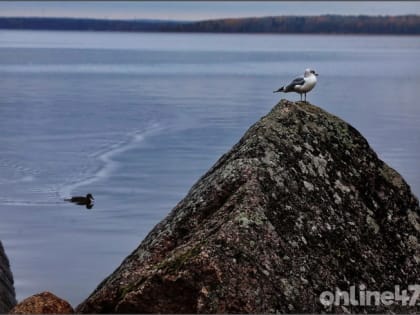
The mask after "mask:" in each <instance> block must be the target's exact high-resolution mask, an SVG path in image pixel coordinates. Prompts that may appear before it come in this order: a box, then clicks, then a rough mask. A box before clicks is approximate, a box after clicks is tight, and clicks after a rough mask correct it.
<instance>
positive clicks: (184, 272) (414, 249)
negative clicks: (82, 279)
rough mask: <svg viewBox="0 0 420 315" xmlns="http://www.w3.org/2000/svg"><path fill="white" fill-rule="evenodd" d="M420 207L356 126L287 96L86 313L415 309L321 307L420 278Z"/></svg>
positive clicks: (397, 308) (87, 304)
mask: <svg viewBox="0 0 420 315" xmlns="http://www.w3.org/2000/svg"><path fill="white" fill-rule="evenodd" d="M419 215H420V210H419V204H418V200H417V198H416V197H415V196H414V195H413V194H412V193H411V191H410V187H409V186H408V185H407V184H406V182H405V181H404V179H403V178H402V177H401V176H400V175H399V174H398V173H397V172H396V171H395V170H393V169H392V168H390V167H389V166H387V165H386V164H385V163H384V162H383V161H381V160H380V159H379V158H378V156H377V155H376V153H375V152H374V151H373V150H372V149H371V148H370V146H369V144H368V142H367V141H366V139H365V138H363V136H362V135H361V134H360V133H359V132H358V131H357V130H356V129H354V128H353V127H352V126H351V125H349V124H348V123H346V122H344V121H343V120H341V119H340V118H338V117H336V116H334V115H331V114H329V113H327V112H326V111H324V110H322V109H320V108H319V107H316V106H313V105H311V104H309V103H306V102H297V103H293V102H289V101H285V100H282V101H281V102H280V103H279V104H278V105H276V106H275V107H274V108H273V109H272V111H271V112H270V113H269V114H268V115H266V116H265V117H263V118H261V119H260V120H259V121H258V122H257V123H256V124H254V125H253V126H252V127H251V128H250V129H249V130H248V131H247V132H246V133H245V135H244V136H243V137H242V139H240V141H239V142H238V143H237V144H236V145H235V146H234V147H233V148H232V149H231V150H230V151H229V152H227V153H226V154H224V155H223V156H222V157H221V158H220V159H219V160H218V161H217V162H216V164H215V165H214V166H213V167H212V168H211V169H210V170H209V171H208V172H207V173H206V174H205V175H204V176H203V177H202V178H200V180H199V181H198V182H197V183H196V184H195V185H194V186H193V187H192V188H191V190H190V191H189V193H188V194H187V196H186V197H185V198H184V199H183V200H182V201H181V202H180V203H179V204H178V205H177V206H176V207H175V208H174V209H173V210H172V211H171V212H170V214H169V215H168V216H167V217H166V218H165V219H164V220H163V221H162V222H161V223H159V224H158V225H157V226H156V227H155V228H154V229H153V230H152V231H151V232H150V234H149V235H148V236H147V237H146V238H145V239H144V241H143V242H142V243H141V244H140V246H139V247H138V248H137V249H136V250H135V251H134V252H133V253H132V254H131V255H129V256H128V257H127V258H126V259H125V260H124V261H123V263H122V264H121V266H120V267H119V268H118V269H117V270H115V272H114V273H112V274H111V275H110V276H109V277H108V278H107V279H105V280H104V281H103V282H102V283H101V284H100V285H99V286H98V287H97V289H96V290H95V291H94V292H93V293H92V294H91V296H90V297H89V298H88V299H87V300H85V301H84V302H83V303H82V304H81V305H80V306H79V307H78V308H77V311H78V312H84V313H96V312H105V313H114V312H122V313H130V312H135V313H197V312H199V313H216V312H217V313H226V312H228V313H266V312H268V313H275V312H282V313H289V312H293V313H312V312H332V313H342V312H346V311H351V312H357V313H361V312H369V313H371V312H390V311H392V312H415V311H419V307H418V306H414V307H409V306H401V305H398V304H394V305H391V306H385V305H381V306H371V307H369V306H353V307H352V308H351V309H350V310H349V309H348V308H346V307H341V306H334V305H332V306H329V307H326V306H324V305H322V304H321V303H320V300H319V296H320V294H321V293H322V292H323V291H326V290H329V291H334V290H335V288H339V289H340V290H349V288H350V286H352V285H356V286H357V285H360V284H363V285H366V287H367V288H368V289H369V290H378V291H392V290H393V288H394V286H395V285H400V286H401V287H402V288H404V287H405V288H407V286H408V285H410V284H416V282H418V279H419V278H420V271H419V270H420V268H419V259H420V254H419V241H418V240H419V239H420V232H419V225H420V222H419Z"/></svg>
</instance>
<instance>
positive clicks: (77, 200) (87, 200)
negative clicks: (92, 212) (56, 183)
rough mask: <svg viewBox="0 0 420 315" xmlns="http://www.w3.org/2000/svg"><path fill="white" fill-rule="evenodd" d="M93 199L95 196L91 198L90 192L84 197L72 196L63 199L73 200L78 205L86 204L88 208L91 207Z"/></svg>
mask: <svg viewBox="0 0 420 315" xmlns="http://www.w3.org/2000/svg"><path fill="white" fill-rule="evenodd" d="M94 200H95V198H93V196H92V194H87V195H86V197H83V196H74V197H71V198H68V199H64V201H69V202H73V203H75V204H77V205H80V206H86V208H88V209H92V207H93V201H94Z"/></svg>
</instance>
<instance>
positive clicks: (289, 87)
mask: <svg viewBox="0 0 420 315" xmlns="http://www.w3.org/2000/svg"><path fill="white" fill-rule="evenodd" d="M304 83H305V79H304V78H296V79H294V80H293V81H292V82H291V83H290V84H288V85H286V86H282V87H281V88H279V89H278V90H276V91H273V93H277V92H285V93H287V92H290V91H293V89H294V87H295V86H296V85H303V84H304Z"/></svg>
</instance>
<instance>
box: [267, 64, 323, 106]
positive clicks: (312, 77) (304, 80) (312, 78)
mask: <svg viewBox="0 0 420 315" xmlns="http://www.w3.org/2000/svg"><path fill="white" fill-rule="evenodd" d="M317 76H318V73H316V72H315V70H312V69H306V70H305V73H304V74H303V77H299V78H296V79H294V80H293V81H292V82H291V83H290V84H288V85H285V86H282V87H281V88H279V89H278V90H276V91H273V93H277V92H284V93H288V92H296V93H299V94H300V100H302V94H304V95H305V102H306V93H308V92H309V91H310V90H312V89H313V88H314V87H315V84H316V77H317Z"/></svg>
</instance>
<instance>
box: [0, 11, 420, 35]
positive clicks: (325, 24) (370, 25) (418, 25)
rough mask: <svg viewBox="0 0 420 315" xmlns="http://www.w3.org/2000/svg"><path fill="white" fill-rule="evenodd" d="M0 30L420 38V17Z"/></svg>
mask: <svg viewBox="0 0 420 315" xmlns="http://www.w3.org/2000/svg"><path fill="white" fill-rule="evenodd" d="M0 29H15V30H16V29H32V30H73V31H85V30H88V31H125V32H197V33H198V32H203V33H215V32H216V33H275V34H400V35H419V34H420V16H418V15H401V16H365V15H359V16H345V15H320V16H272V17H259V18H237V19H217V20H206V21H198V22H185V21H161V20H106V19H79V18H19V17H14V18H6V17H2V18H0Z"/></svg>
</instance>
